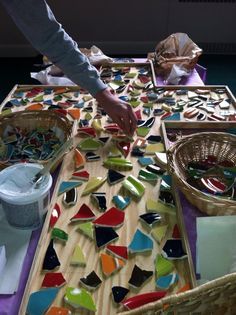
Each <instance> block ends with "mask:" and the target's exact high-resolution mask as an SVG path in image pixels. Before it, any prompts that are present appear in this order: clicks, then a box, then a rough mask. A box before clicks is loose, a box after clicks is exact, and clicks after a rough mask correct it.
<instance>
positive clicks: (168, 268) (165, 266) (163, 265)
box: [155, 254, 174, 277]
mask: <svg viewBox="0 0 236 315" xmlns="http://www.w3.org/2000/svg"><path fill="white" fill-rule="evenodd" d="M155 269H156V275H157V277H163V276H165V275H167V274H168V273H171V272H172V270H173V269H174V264H173V262H172V261H171V260H168V259H166V258H164V257H163V256H162V255H160V254H157V256H156V260H155Z"/></svg>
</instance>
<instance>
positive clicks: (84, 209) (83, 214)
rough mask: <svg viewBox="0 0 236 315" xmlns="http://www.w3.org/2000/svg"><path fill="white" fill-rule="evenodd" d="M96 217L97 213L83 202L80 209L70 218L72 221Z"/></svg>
mask: <svg viewBox="0 0 236 315" xmlns="http://www.w3.org/2000/svg"><path fill="white" fill-rule="evenodd" d="M93 219H95V214H94V213H93V211H92V210H91V209H90V208H89V207H88V206H87V205H86V204H85V203H83V204H82V206H81V207H80V209H79V211H78V212H77V213H76V214H75V215H74V216H73V217H72V218H71V219H70V220H71V221H72V222H75V221H79V220H93Z"/></svg>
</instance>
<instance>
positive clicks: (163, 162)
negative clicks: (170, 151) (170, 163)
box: [155, 152, 167, 168]
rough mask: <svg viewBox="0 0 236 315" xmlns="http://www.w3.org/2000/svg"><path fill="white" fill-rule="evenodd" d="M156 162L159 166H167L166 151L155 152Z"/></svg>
mask: <svg viewBox="0 0 236 315" xmlns="http://www.w3.org/2000/svg"><path fill="white" fill-rule="evenodd" d="M155 159H156V163H157V164H158V165H159V166H161V167H163V168H164V167H165V168H166V167H167V155H166V153H162V152H156V153H155Z"/></svg>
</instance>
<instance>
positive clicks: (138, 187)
mask: <svg viewBox="0 0 236 315" xmlns="http://www.w3.org/2000/svg"><path fill="white" fill-rule="evenodd" d="M122 186H123V187H125V188H126V189H127V190H128V191H129V192H130V193H131V194H132V195H134V196H135V197H138V198H140V197H142V195H143V194H144V191H145V186H144V185H143V183H141V182H140V181H139V180H138V179H137V178H136V177H134V176H133V175H129V176H128V177H127V178H126V179H125V180H124V181H123V183H122Z"/></svg>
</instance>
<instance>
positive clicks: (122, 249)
mask: <svg viewBox="0 0 236 315" xmlns="http://www.w3.org/2000/svg"><path fill="white" fill-rule="evenodd" d="M107 250H108V251H109V252H110V253H112V254H114V255H115V256H117V257H119V258H122V259H128V250H127V246H118V245H107Z"/></svg>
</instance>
